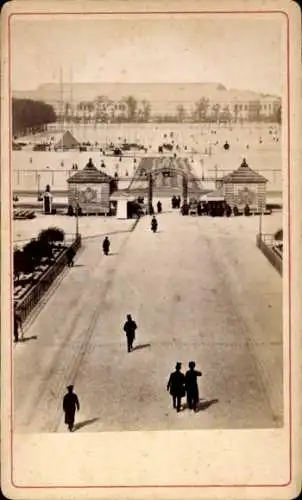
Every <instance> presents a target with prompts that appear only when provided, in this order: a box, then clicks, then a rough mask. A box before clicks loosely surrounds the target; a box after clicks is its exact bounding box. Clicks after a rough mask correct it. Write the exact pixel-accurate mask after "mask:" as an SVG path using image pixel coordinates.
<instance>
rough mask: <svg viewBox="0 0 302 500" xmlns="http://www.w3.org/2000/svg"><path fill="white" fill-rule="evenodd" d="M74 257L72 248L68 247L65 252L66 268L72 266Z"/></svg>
mask: <svg viewBox="0 0 302 500" xmlns="http://www.w3.org/2000/svg"><path fill="white" fill-rule="evenodd" d="M74 256H75V251H74V249H73V248H72V247H69V248H68V250H67V265H68V267H73V265H74V262H73V259H74Z"/></svg>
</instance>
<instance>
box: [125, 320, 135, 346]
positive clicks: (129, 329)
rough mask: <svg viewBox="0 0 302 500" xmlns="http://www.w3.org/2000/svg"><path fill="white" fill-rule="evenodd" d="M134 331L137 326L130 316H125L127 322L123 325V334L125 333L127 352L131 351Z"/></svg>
mask: <svg viewBox="0 0 302 500" xmlns="http://www.w3.org/2000/svg"><path fill="white" fill-rule="evenodd" d="M136 329H137V325H136V323H135V321H133V319H132V317H131V314H127V321H126V323H125V324H124V332H126V337H127V350H128V352H131V351H132V350H133V341H134V339H135V331H136Z"/></svg>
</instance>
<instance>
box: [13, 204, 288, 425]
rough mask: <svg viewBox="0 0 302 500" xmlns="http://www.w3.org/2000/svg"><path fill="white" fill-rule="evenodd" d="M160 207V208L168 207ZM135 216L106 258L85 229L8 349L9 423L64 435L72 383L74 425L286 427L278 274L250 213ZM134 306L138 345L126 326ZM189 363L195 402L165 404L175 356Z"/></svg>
mask: <svg viewBox="0 0 302 500" xmlns="http://www.w3.org/2000/svg"><path fill="white" fill-rule="evenodd" d="M164 208H165V207H164ZM158 219H159V232H158V233H157V234H152V233H151V231H150V218H149V216H148V217H145V218H142V219H141V220H140V221H139V222H138V224H137V226H136V228H135V230H134V231H133V232H120V233H117V234H115V235H112V237H111V241H112V247H111V250H112V254H111V255H110V256H108V257H104V256H103V255H102V254H101V251H100V239H99V238H87V239H85V240H84V246H83V248H82V250H81V252H80V253H79V255H78V257H77V259H76V265H75V267H74V268H71V269H70V270H67V271H66V273H65V276H64V278H63V280H61V282H60V283H59V284H58V285H56V287H55V290H54V291H53V293H51V294H50V296H49V298H48V300H47V301H45V305H44V307H43V308H42V309H41V311H40V313H39V314H38V315H37V317H36V319H35V320H34V321H33V322H32V323H31V324H29V326H28V328H27V330H26V332H25V336H26V337H28V338H29V337H33V336H37V339H32V340H28V341H27V342H23V343H19V344H17V345H15V346H14V352H13V360H14V405H15V406H14V428H15V431H16V432H66V428H65V426H64V423H63V415H62V409H61V403H62V397H63V394H64V391H65V388H66V385H67V384H69V383H74V385H75V391H76V393H77V394H78V395H79V398H80V402H81V410H80V412H79V413H78V414H77V415H76V418H77V423H78V424H79V426H78V432H97V431H107V430H144V429H145V430H152V429H157V430H159V429H186V428H187V429H190V428H195V429H197V428H200V429H203V428H205V429H206V428H225V429H226V428H261V427H272V426H278V425H282V391H283V389H282V323H281V321H282V318H281V314H282V313H281V311H282V307H281V306H282V281H281V278H280V276H279V274H278V273H277V272H276V271H275V269H274V268H273V267H272V266H271V265H270V264H269V263H268V261H267V260H266V259H265V257H264V256H263V255H262V253H261V252H260V251H259V250H258V249H257V248H256V246H255V233H256V230H257V228H256V221H255V218H253V217H250V218H231V219H225V218H223V219H212V218H206V217H198V218H197V217H196V218H195V217H182V216H180V215H179V213H175V212H174V213H172V212H171V211H170V210H169V209H168V207H167V210H166V211H165V213H163V214H161V215H160V216H159V217H158ZM127 313H131V314H132V315H133V317H134V319H135V320H136V321H137V324H138V331H137V339H136V347H137V348H136V349H135V350H134V351H133V352H132V353H130V354H128V353H127V352H126V342H125V336H124V333H123V330H122V326H123V323H124V321H125V316H126V314H127ZM191 359H193V360H195V361H196V364H197V368H198V369H201V371H202V372H203V377H201V379H200V382H199V386H200V398H201V409H200V411H199V412H198V413H196V414H192V413H191V412H189V411H188V410H184V411H182V412H181V413H179V414H176V413H175V412H174V411H173V410H172V409H171V401H170V397H169V395H168V393H167V391H166V383H167V378H168V376H169V373H170V372H171V371H172V370H173V369H174V365H175V363H176V361H181V362H182V363H183V369H186V368H187V363H188V361H189V360H191Z"/></svg>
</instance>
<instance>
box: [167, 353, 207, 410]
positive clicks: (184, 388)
mask: <svg viewBox="0 0 302 500" xmlns="http://www.w3.org/2000/svg"><path fill="white" fill-rule="evenodd" d="M195 366H196V365H195V362H194V361H190V362H189V370H187V372H186V374H185V375H184V374H183V373H182V372H181V363H179V362H178V363H176V367H175V371H174V372H173V373H171V375H170V378H169V381H168V384H167V391H169V392H170V394H171V396H172V402H173V408H175V409H176V411H177V412H180V408H181V399H182V398H183V397H184V396H185V395H187V407H188V408H189V410H194V411H197V410H198V403H199V391H198V383H197V377H200V376H201V375H202V373H201V372H199V371H197V370H195Z"/></svg>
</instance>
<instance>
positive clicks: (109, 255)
mask: <svg viewBox="0 0 302 500" xmlns="http://www.w3.org/2000/svg"><path fill="white" fill-rule="evenodd" d="M113 255H118V253H117V252H115V253H114V252H112V253H108V255H107V257H112V256H113Z"/></svg>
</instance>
